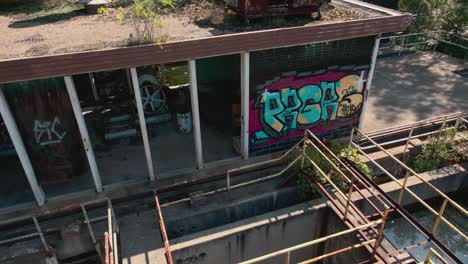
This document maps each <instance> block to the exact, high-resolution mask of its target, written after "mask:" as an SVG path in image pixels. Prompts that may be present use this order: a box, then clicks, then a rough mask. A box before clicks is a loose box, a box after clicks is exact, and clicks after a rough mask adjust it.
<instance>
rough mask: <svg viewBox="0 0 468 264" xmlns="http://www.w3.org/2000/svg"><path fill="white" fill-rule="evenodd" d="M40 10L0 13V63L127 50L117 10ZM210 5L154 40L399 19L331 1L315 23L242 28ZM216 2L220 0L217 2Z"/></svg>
mask: <svg viewBox="0 0 468 264" xmlns="http://www.w3.org/2000/svg"><path fill="white" fill-rule="evenodd" d="M43 2H45V3H46V4H47V3H50V6H49V5H46V4H43V5H44V6H42V7H34V6H33V7H28V6H25V7H21V8H15V9H4V10H3V11H0V45H1V47H2V48H1V49H0V60H3V59H15V58H24V57H35V56H45V55H53V54H63V53H70V52H80V51H90V50H100V49H107V48H115V47H126V46H129V36H130V35H131V34H132V32H133V29H132V25H131V21H129V20H128V19H126V20H124V21H123V22H122V23H121V22H120V21H119V19H118V13H119V11H118V9H117V6H114V7H109V8H108V14H106V15H102V14H88V13H86V11H85V10H84V9H83V5H80V4H78V3H77V2H73V1H63V2H60V1H55V0H44V1H43ZM214 2H215V1H209V0H208V1H202V0H200V1H192V3H189V4H185V5H182V6H179V7H178V8H177V9H176V10H175V11H174V12H173V13H171V14H168V15H165V16H164V17H163V25H164V27H163V29H162V30H160V31H159V32H158V37H157V38H158V39H163V40H164V41H166V42H174V41H184V40H192V39H199V38H206V37H212V36H220V35H229V34H238V33H242V32H253V31H261V30H268V29H278V28H289V27H307V26H311V25H324V24H327V23H331V22H340V21H341V22H344V21H358V20H365V19H371V18H379V17H389V16H397V15H402V14H401V13H399V12H396V11H392V10H390V9H385V8H382V7H378V6H374V5H370V4H367V3H365V2H361V1H358V0H332V1H331V3H330V4H326V5H325V6H323V7H322V17H321V19H320V20H317V19H315V18H313V17H312V16H299V17H298V16H291V17H283V16H275V17H265V18H259V19H255V20H252V22H251V23H250V24H248V25H247V24H245V23H244V22H243V19H242V18H241V17H239V16H237V15H236V14H235V13H234V12H232V11H228V12H225V10H224V5H222V4H215V3H214ZM217 2H218V3H219V1H217Z"/></svg>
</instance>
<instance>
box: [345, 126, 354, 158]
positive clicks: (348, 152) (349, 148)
mask: <svg viewBox="0 0 468 264" xmlns="http://www.w3.org/2000/svg"><path fill="white" fill-rule="evenodd" d="M353 140H354V127H353V128H351V134H350V135H349V143H348V151H347V152H346V158H349V156H350V155H351V153H350V152H351V148H352V143H353Z"/></svg>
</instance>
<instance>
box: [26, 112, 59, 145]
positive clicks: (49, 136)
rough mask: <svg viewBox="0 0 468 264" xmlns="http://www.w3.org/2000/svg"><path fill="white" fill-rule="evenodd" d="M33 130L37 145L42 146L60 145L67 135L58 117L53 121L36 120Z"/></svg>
mask: <svg viewBox="0 0 468 264" xmlns="http://www.w3.org/2000/svg"><path fill="white" fill-rule="evenodd" d="M33 130H34V138H35V140H36V143H37V144H40V145H41V146H46V145H50V144H57V143H60V142H61V141H62V139H63V138H64V137H65V135H66V134H67V132H66V131H65V130H64V129H63V126H62V123H61V122H60V119H59V118H58V117H55V118H54V120H53V121H41V120H34V129H33Z"/></svg>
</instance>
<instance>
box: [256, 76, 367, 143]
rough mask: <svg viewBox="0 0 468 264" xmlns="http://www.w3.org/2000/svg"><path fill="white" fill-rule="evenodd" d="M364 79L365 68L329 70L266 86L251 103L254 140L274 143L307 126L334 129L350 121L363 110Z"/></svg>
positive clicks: (297, 132)
mask: <svg viewBox="0 0 468 264" xmlns="http://www.w3.org/2000/svg"><path fill="white" fill-rule="evenodd" d="M365 80H366V71H351V72H349V71H347V72H343V71H327V72H325V73H322V74H319V75H310V76H289V77H284V78H281V79H278V80H277V81H275V82H273V83H271V84H269V85H266V86H265V87H264V88H263V90H262V91H261V93H259V94H258V95H257V97H256V98H255V99H252V100H251V102H250V107H251V108H250V119H249V120H250V121H249V122H250V130H251V131H253V133H251V135H250V138H251V140H252V142H253V143H263V142H266V141H269V142H270V143H274V142H275V141H278V140H281V138H282V137H286V136H288V137H290V136H299V135H302V131H303V130H305V129H311V128H316V127H320V128H322V130H324V129H325V130H326V129H327V127H328V128H329V129H334V128H336V126H337V125H339V124H340V123H349V122H346V121H349V120H350V119H352V118H353V117H356V116H358V115H359V114H360V112H361V108H362V103H363V99H364V87H365Z"/></svg>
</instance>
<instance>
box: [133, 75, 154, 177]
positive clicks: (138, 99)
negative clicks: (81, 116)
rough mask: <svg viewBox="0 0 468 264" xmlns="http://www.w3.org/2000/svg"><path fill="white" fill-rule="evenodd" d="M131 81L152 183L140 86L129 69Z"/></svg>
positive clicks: (152, 171) (149, 153) (152, 174)
mask: <svg viewBox="0 0 468 264" xmlns="http://www.w3.org/2000/svg"><path fill="white" fill-rule="evenodd" d="M130 73H131V79H132V83H133V93H134V94H135V101H136V105H137V109H138V120H139V121H140V129H141V134H142V137H143V145H144V148H145V155H146V163H147V164H146V165H147V167H148V176H149V178H150V180H151V181H154V179H155V177H154V168H153V159H152V158H151V150H150V144H149V139H148V131H147V129H146V120H145V113H144V112H143V103H142V102H141V92H140V84H139V82H138V74H137V71H136V69H135V68H131V69H130Z"/></svg>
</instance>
